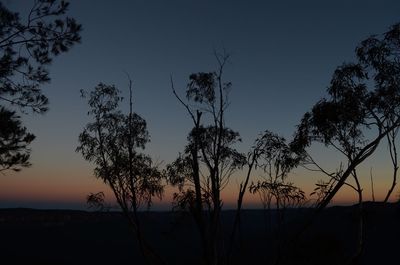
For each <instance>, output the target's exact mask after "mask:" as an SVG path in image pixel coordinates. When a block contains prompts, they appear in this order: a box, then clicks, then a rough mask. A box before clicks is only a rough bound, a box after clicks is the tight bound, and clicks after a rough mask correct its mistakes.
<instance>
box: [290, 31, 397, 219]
mask: <svg viewBox="0 0 400 265" xmlns="http://www.w3.org/2000/svg"><path fill="white" fill-rule="evenodd" d="M356 51H357V59H358V61H357V62H356V63H347V64H343V65H342V66H340V67H338V68H337V69H336V71H335V73H334V75H333V78H332V81H331V84H330V86H329V88H328V97H327V98H323V99H322V100H320V101H319V102H318V103H317V104H315V105H314V107H313V108H312V110H311V111H310V112H307V113H306V114H305V115H304V117H303V119H302V121H301V123H300V125H299V126H298V130H297V133H296V136H295V140H294V141H293V142H292V144H291V146H292V148H293V149H294V150H296V151H297V152H298V153H301V154H302V155H303V156H304V157H305V158H308V161H309V162H310V163H311V164H314V165H317V164H316V163H315V160H314V159H312V158H311V156H310V155H309V154H308V153H307V151H306V148H307V147H308V146H310V145H311V144H312V143H313V142H320V143H323V144H324V145H326V146H327V147H331V148H333V149H335V150H336V151H338V152H339V153H341V154H342V155H343V156H344V158H345V159H346V161H347V163H345V164H341V166H340V167H339V168H338V170H337V171H336V172H333V173H328V174H327V175H328V176H330V178H331V182H330V188H328V189H326V190H327V192H326V194H325V196H324V198H323V199H322V200H321V201H320V203H319V204H318V206H317V209H318V211H320V210H322V209H324V208H325V207H326V206H327V205H328V204H329V202H330V201H331V200H332V198H333V197H334V196H335V195H336V193H337V192H338V191H339V190H340V189H341V187H342V186H343V185H345V184H346V183H347V181H348V178H349V177H351V176H352V177H356V168H357V167H358V166H359V165H360V164H361V163H362V162H364V161H365V159H367V158H368V157H369V156H371V155H372V154H373V153H374V152H375V150H376V148H377V147H378V146H379V144H380V143H381V141H382V139H384V138H386V137H392V136H391V135H393V133H395V132H396V131H397V129H398V128H399V126H400V86H399V81H400V80H399V78H400V66H399V60H400V24H396V25H394V26H392V27H391V28H390V30H389V31H387V32H386V33H384V34H383V35H381V36H373V37H371V38H368V39H366V40H365V41H363V42H362V43H361V44H360V45H359V46H358V47H357V49H356ZM394 135H395V134H394ZM390 139H391V138H390ZM317 168H318V169H321V167H319V166H318V165H317ZM355 180H356V182H357V178H355Z"/></svg>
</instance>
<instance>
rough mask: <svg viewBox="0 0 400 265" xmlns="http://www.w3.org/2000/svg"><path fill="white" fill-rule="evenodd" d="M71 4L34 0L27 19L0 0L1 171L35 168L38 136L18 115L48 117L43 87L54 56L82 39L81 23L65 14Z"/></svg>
mask: <svg viewBox="0 0 400 265" xmlns="http://www.w3.org/2000/svg"><path fill="white" fill-rule="evenodd" d="M68 6H69V3H68V2H67V1H57V0H35V1H33V5H32V8H31V9H30V11H29V12H28V14H27V17H26V18H23V17H21V16H20V14H19V13H17V12H13V11H10V10H9V9H8V8H7V7H6V6H5V5H4V4H3V3H1V2H0V69H1V70H0V171H4V170H7V169H12V170H15V171H19V170H21V168H22V167H27V166H29V165H30V163H29V157H30V149H29V144H30V143H31V142H32V141H33V140H34V138H35V136H34V135H33V134H31V133H29V132H28V131H27V129H26V128H25V127H24V126H23V125H22V122H21V117H20V115H19V114H18V113H17V111H19V112H22V113H27V112H29V111H32V112H36V113H44V112H46V111H47V109H48V107H47V105H48V99H47V97H46V96H45V95H44V94H43V93H42V90H41V87H40V86H41V85H43V84H45V83H48V82H49V81H50V76H49V70H48V66H49V65H50V64H51V62H52V60H53V57H56V56H58V55H60V54H61V53H65V52H67V51H68V50H69V49H70V48H71V47H72V46H74V45H75V44H76V43H79V42H80V40H81V37H80V32H81V29H82V27H81V25H80V24H78V23H77V22H76V21H75V20H74V19H73V18H69V17H67V16H66V13H67V10H68Z"/></svg>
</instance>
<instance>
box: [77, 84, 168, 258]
mask: <svg viewBox="0 0 400 265" xmlns="http://www.w3.org/2000/svg"><path fill="white" fill-rule="evenodd" d="M131 85H132V84H131V83H130V104H129V106H130V108H129V113H128V114H124V113H122V112H121V111H120V110H119V109H118V107H119V103H120V102H121V101H122V98H121V97H120V96H119V94H120V91H119V90H118V89H117V88H116V87H115V86H109V85H105V84H102V83H100V84H99V85H97V86H96V87H95V88H94V90H93V91H91V92H89V93H87V92H85V91H82V96H83V97H84V98H87V100H88V105H89V107H90V110H89V112H88V115H89V116H91V117H92V118H93V122H90V123H88V124H87V125H86V127H85V129H84V131H83V132H82V133H81V134H80V135H79V143H80V145H79V146H78V147H77V149H76V151H77V152H80V153H82V155H83V157H84V158H85V159H86V160H88V161H89V162H92V163H93V164H94V165H95V166H96V167H95V169H94V174H95V176H96V177H97V178H99V179H101V180H102V181H103V182H104V183H105V184H107V185H108V186H109V187H110V188H111V190H112V191H113V193H114V195H115V198H116V200H117V203H118V205H119V206H120V207H121V209H122V212H123V215H124V216H125V217H126V218H127V220H128V222H129V225H130V227H131V228H132V230H133V232H134V233H135V235H136V238H137V240H138V242H139V246H140V250H141V253H142V254H143V256H144V259H145V260H146V262H147V263H148V264H162V263H163V262H162V260H161V259H160V258H159V256H158V255H157V254H156V253H155V252H154V251H153V249H152V248H151V247H150V246H149V244H148V243H147V241H146V240H145V237H144V235H143V229H142V224H141V222H140V218H139V215H138V211H139V209H140V208H141V207H148V208H150V207H151V205H152V201H153V198H154V197H158V198H160V199H161V197H162V194H163V188H164V187H163V185H162V182H161V180H162V176H161V173H160V172H159V170H158V169H157V167H156V166H154V165H153V163H152V159H151V158H150V157H149V156H147V155H144V154H142V153H140V152H139V149H144V148H145V145H146V143H147V142H149V134H148V131H147V128H146V121H145V120H144V119H143V118H142V117H140V116H139V115H138V114H136V113H134V112H133V110H132V87H131Z"/></svg>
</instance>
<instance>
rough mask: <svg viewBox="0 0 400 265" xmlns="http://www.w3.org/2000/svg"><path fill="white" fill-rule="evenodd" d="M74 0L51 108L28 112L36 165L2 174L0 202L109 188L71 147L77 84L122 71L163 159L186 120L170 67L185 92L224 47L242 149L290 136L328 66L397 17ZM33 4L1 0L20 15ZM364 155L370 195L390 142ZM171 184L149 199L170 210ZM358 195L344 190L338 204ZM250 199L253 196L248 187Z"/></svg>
mask: <svg viewBox="0 0 400 265" xmlns="http://www.w3.org/2000/svg"><path fill="white" fill-rule="evenodd" d="M70 2H71V5H70V9H69V11H68V15H69V16H71V17H73V18H75V19H76V20H77V21H78V22H79V23H81V24H82V26H83V32H82V43H81V44H79V45H76V46H74V47H73V48H72V49H71V50H70V51H69V52H68V53H66V54H62V55H61V56H59V57H57V58H55V59H54V62H53V63H52V65H51V66H50V68H49V69H50V76H51V82H50V83H49V84H46V85H44V86H43V87H42V88H43V91H44V93H45V94H46V95H47V96H48V97H49V100H50V105H49V107H50V110H49V111H48V112H47V113H46V114H44V115H28V116H24V117H23V120H24V124H25V125H26V127H27V128H29V130H30V131H31V132H32V133H34V134H35V135H36V137H37V138H36V140H35V142H34V143H33V144H32V145H31V148H32V155H31V162H32V164H33V165H32V167H30V168H27V169H24V170H22V171H21V172H19V173H12V172H7V173H6V174H5V175H3V176H0V207H34V208H77V209H84V208H85V207H86V206H85V197H86V195H87V194H88V193H90V192H98V191H105V192H106V195H107V198H109V199H111V198H112V194H111V193H110V192H109V190H108V188H107V187H106V186H105V185H104V184H102V183H101V181H100V180H97V179H95V178H94V177H93V174H92V170H93V165H90V164H89V163H88V162H86V161H85V160H84V159H83V158H82V157H81V155H80V154H79V153H76V152H75V148H76V147H77V145H78V135H79V133H80V132H81V131H82V130H83V128H84V126H85V124H86V123H87V122H88V121H89V118H88V117H87V116H86V112H87V110H88V109H87V106H86V104H85V101H84V100H82V99H81V98H80V93H79V91H80V90H81V89H87V90H90V89H92V88H94V87H95V86H96V85H97V84H98V83H99V82H103V83H106V84H115V85H116V86H117V87H118V88H119V89H121V90H122V91H124V93H125V95H126V94H127V91H128V80H127V77H126V73H129V75H130V76H131V78H132V80H133V93H134V110H135V111H136V112H137V113H138V114H140V115H141V116H142V117H143V118H144V119H146V121H147V124H148V130H149V132H150V136H151V142H150V143H149V144H148V145H147V147H146V150H145V152H146V153H147V154H149V155H151V156H152V157H153V159H154V160H156V161H159V162H162V165H166V164H167V163H169V162H172V161H173V160H174V158H176V156H177V154H178V153H179V152H180V151H182V150H183V148H184V146H185V143H186V136H187V133H188V131H189V130H190V128H191V125H192V124H191V120H190V118H189V116H188V115H187V113H186V112H185V110H184V109H183V108H182V106H181V105H180V104H179V103H178V102H177V100H176V99H175V98H174V96H173V94H172V91H171V87H170V76H172V77H173V80H174V83H175V86H176V88H177V90H178V91H180V92H181V93H184V89H185V85H186V83H187V82H188V76H189V75H190V74H191V73H194V72H201V71H206V72H207V71H213V70H215V69H216V67H217V63H216V60H215V58H214V56H213V51H214V50H218V51H221V50H222V49H225V50H226V51H228V52H229V53H230V54H231V60H230V62H229V64H228V65H227V67H226V70H225V76H224V77H225V80H227V81H231V82H232V84H233V88H232V92H231V94H230V101H231V105H230V108H229V110H228V112H227V113H226V124H227V125H228V126H230V127H231V128H233V129H235V130H237V131H239V133H240V135H241V137H242V140H243V141H242V143H240V144H239V145H238V146H237V148H238V149H239V150H240V151H243V152H247V151H248V150H249V148H250V146H251V144H252V142H253V141H254V139H255V138H256V137H257V135H258V134H259V133H260V132H262V131H264V130H267V129H268V130H271V131H273V132H276V133H278V134H280V135H282V136H284V137H286V138H288V139H290V138H291V137H292V135H293V133H294V131H295V128H296V125H297V124H298V123H299V121H300V119H301V117H302V115H303V114H304V113H305V112H306V111H308V110H309V109H310V108H311V107H312V105H313V104H314V103H316V102H317V101H318V100H319V99H321V98H322V97H323V96H324V95H326V88H327V86H328V85H329V82H330V78H331V76H332V73H333V71H334V70H335V68H336V67H337V66H339V65H341V64H342V63H343V62H350V61H352V60H353V59H354V49H355V47H356V46H357V44H358V43H359V42H360V41H362V40H363V39H365V38H367V37H368V36H370V35H371V34H377V33H383V32H384V31H386V30H387V29H388V27H389V26H390V25H392V24H394V23H396V22H399V21H400V16H399V14H400V13H399V11H400V2H399V1H396V0H388V1H361V0H357V1H345V0H339V1H317V0H313V1H308V0H305V1H294V0H293V1H239V0H232V1H227V0H220V1H210V0H204V1H195V0H192V1H187V0H179V1H177V0H171V1H161V0H158V1H155V0H154V1H122V0H116V1H104V0H96V1H88V0H86V1H82V0H72V1H70ZM31 3H32V1H28V0H26V1H25V0H18V1H11V0H6V1H4V4H5V5H6V6H8V7H9V8H10V9H11V10H14V11H19V12H21V15H22V14H24V12H26V10H27V9H29V7H30V4H31ZM126 103H127V102H125V104H126ZM126 108H127V105H125V109H126ZM314 152H315V154H316V155H317V157H318V158H319V159H320V160H321V163H324V164H326V166H327V167H330V168H333V169H334V168H335V167H337V165H338V162H337V160H335V158H336V157H335V154H333V155H331V154H330V153H329V152H328V151H327V150H325V149H323V148H315V150H314ZM367 162H368V163H369V164H366V166H365V168H364V171H363V177H362V178H363V181H364V184H365V186H367V187H368V185H369V182H368V181H369V170H370V168H373V170H374V175H376V176H377V179H376V180H375V188H376V191H375V193H377V196H376V197H379V196H380V197H382V196H383V192H384V191H385V189H387V187H388V186H389V182H390V179H389V176H390V171H388V168H389V167H390V164H389V163H388V157H387V156H386V154H385V148H384V147H382V148H381V149H380V150H378V155H376V156H375V157H374V158H373V159H370V161H367ZM242 175H243V174H242ZM240 177H241V174H240V172H239V174H237V176H235V177H233V178H232V180H231V182H230V185H229V186H228V187H227V188H226V190H225V191H224V198H225V201H226V202H225V205H227V206H229V205H233V204H234V203H235V200H236V196H237V192H238V183H239V181H240ZM378 177H379V178H378ZM317 179H318V176H314V175H313V174H311V173H310V172H305V171H304V170H298V171H297V172H294V173H293V181H294V182H295V183H296V184H297V185H299V186H300V187H302V188H303V189H304V190H305V191H306V192H308V193H309V192H310V191H311V190H312V189H313V188H314V186H313V185H314V183H315V182H316V180H317ZM368 189H369V188H368ZM397 191H398V189H397ZM353 193H354V192H353ZM170 194H171V189H170V188H168V189H167V192H166V198H165V199H164V200H163V201H162V202H160V203H157V204H156V206H155V208H156V209H167V208H168V207H169V205H170ZM366 194H367V195H368V194H369V193H368V192H366ZM355 197H356V196H355V194H351V192H350V191H343V192H342V193H341V194H339V195H337V197H335V199H334V203H335V202H336V203H350V202H352V201H353V200H354V199H355ZM380 197H379V198H380ZM246 203H247V204H246V205H248V206H249V207H259V206H260V204H259V202H258V199H257V197H254V196H253V197H248V198H247V201H246Z"/></svg>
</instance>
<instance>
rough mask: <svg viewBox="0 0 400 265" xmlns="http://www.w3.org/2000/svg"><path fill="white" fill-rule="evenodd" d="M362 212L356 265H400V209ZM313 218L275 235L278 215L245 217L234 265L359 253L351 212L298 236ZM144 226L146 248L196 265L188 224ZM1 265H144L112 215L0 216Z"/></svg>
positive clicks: (155, 218)
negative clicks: (361, 236)
mask: <svg viewBox="0 0 400 265" xmlns="http://www.w3.org/2000/svg"><path fill="white" fill-rule="evenodd" d="M365 208H366V210H365V214H364V221H365V228H366V229H365V249H364V252H363V255H362V257H361V259H360V261H359V264H400V247H399V246H400V244H399V241H400V207H399V206H398V205H396V204H388V205H382V204H378V203H376V204H373V203H367V204H366V205H365ZM310 214H311V211H310V210H307V209H296V210H294V209H293V210H287V212H286V215H285V225H283V226H281V228H280V230H279V231H280V232H279V233H277V229H276V228H277V227H276V225H277V223H276V221H275V220H276V215H275V212H272V213H271V214H270V215H269V214H267V213H266V212H264V211H262V210H248V211H244V212H243V219H242V220H243V221H242V233H241V236H240V238H239V237H238V238H237V242H236V244H235V249H234V252H233V253H234V254H233V258H232V264H273V262H274V261H276V258H277V257H278V256H279V257H280V259H279V262H278V264H296V265H297V264H307V265H312V264H320V265H329V264H332V265H334V264H345V263H346V261H348V260H349V257H351V256H352V253H354V251H355V248H356V239H357V227H358V226H357V225H358V218H357V214H356V207H355V206H349V207H331V208H329V209H327V210H326V211H325V212H324V213H322V214H321V215H320V216H318V217H317V218H314V219H313V220H314V222H313V223H312V224H311V225H310V226H309V227H308V228H307V229H306V230H305V232H303V233H301V234H299V231H301V230H302V229H303V227H304V220H307V218H309V217H310ZM233 216H234V212H233V211H225V212H224V213H223V225H224V228H225V229H226V230H227V231H226V235H227V238H228V235H229V232H230V227H231V225H232V219H233ZM141 218H142V222H143V223H144V224H145V228H146V229H145V230H146V231H145V232H146V236H147V237H148V238H149V242H150V243H151V244H152V245H153V246H154V248H155V249H156V250H157V251H158V252H159V253H160V255H161V256H162V257H163V258H164V260H165V261H166V262H167V264H172V265H175V264H201V259H200V249H199V243H198V242H199V240H198V234H197V231H196V227H195V225H194V224H193V222H192V221H191V219H190V217H185V216H184V215H180V214H176V213H175V214H173V213H166V212H151V213H142V215H141ZM276 242H280V243H279V244H276ZM278 253H280V254H279V255H278ZM0 264H5V265H9V264H10V265H12V264H32V265H35V264H38V265H39V264H40V265H47V264H49V265H50V264H51V265H58V264H60V265H64V264H71V265H79V264H96V265H103V264H104V265H106V264H107V265H123V264H143V260H142V258H141V255H140V253H139V251H138V246H137V243H136V241H135V239H134V237H133V234H132V233H131V231H130V230H129V228H128V226H127V224H126V222H125V220H124V219H123V218H122V217H121V216H120V214H119V213H117V212H111V213H93V212H85V211H69V210H32V209H0Z"/></svg>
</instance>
